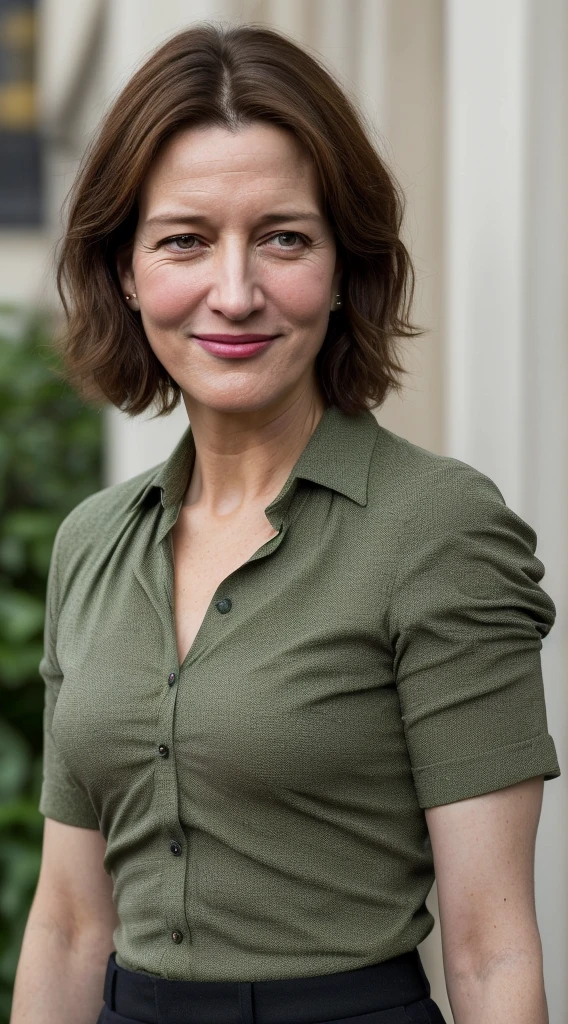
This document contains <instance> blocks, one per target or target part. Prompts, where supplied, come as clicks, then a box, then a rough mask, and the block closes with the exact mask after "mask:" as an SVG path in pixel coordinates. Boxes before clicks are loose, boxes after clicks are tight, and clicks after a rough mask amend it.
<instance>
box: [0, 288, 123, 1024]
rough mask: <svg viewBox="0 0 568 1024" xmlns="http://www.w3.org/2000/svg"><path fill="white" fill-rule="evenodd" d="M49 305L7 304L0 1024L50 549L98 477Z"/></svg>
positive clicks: (24, 892)
mask: <svg viewBox="0 0 568 1024" xmlns="http://www.w3.org/2000/svg"><path fill="white" fill-rule="evenodd" d="M51 337H52V331H51V322H50V319H49V317H48V316H47V314H45V313H40V312H37V311H34V312H31V313H30V312H29V311H22V310H19V309H16V308H11V307H6V306H3V307H0V1024H7V1022H8V1019H9V1013H10V1004H11V993H12V989H13V985H14V975H15V971H16V966H17V962H18V957H19V954H20V947H21V943H22V938H23V933H24V928H25V924H26V920H27V917H28V913H29V908H30V904H31V901H32V898H33V895H34V892H35V888H36V884H37V878H38V872H39V865H40V857H41V842H42V833H43V816H42V815H41V814H40V812H39V810H38V802H39V796H40V789H41V779H42V749H43V701H44V694H43V681H42V679H41V677H40V675H39V672H38V665H39V661H40V658H41V655H42V640H43V619H44V609H45V589H46V582H47V572H48V568H49V559H50V555H51V548H52V545H53V540H54V537H55V532H56V530H57V527H58V526H59V524H60V522H61V521H62V519H63V518H64V517H65V516H66V515H67V513H68V512H70V511H71V509H72V508H74V507H75V505H77V504H78V503H79V502H80V501H82V500H83V498H86V497H87V495H89V494H92V493H93V491H96V490H98V489H99V488H100V487H102V486H103V484H102V479H101V476H102V415H101V412H100V411H99V410H96V409H93V408H91V407H89V406H86V405H85V404H84V403H83V402H82V401H81V400H80V399H79V397H78V396H77V395H76V394H75V392H74V391H72V390H71V388H70V387H69V386H68V385H67V384H66V383H65V382H64V381H63V379H62V377H61V375H60V373H59V371H58V362H57V359H56V358H55V356H54V355H53V352H52V347H51Z"/></svg>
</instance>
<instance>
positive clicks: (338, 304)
mask: <svg viewBox="0 0 568 1024" xmlns="http://www.w3.org/2000/svg"><path fill="white" fill-rule="evenodd" d="M341 306H342V302H341V295H339V294H338V295H336V296H335V298H334V300H333V306H332V307H331V311H332V313H335V310H336V309H340V308H341Z"/></svg>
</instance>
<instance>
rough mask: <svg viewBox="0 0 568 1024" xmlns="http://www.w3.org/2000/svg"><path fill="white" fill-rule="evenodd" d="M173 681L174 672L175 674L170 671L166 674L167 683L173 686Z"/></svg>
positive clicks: (174, 679)
mask: <svg viewBox="0 0 568 1024" xmlns="http://www.w3.org/2000/svg"><path fill="white" fill-rule="evenodd" d="M175 681H176V674H175V672H170V674H169V676H168V683H169V684H170V686H173V685H174V683H175Z"/></svg>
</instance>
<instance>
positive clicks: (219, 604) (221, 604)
mask: <svg viewBox="0 0 568 1024" xmlns="http://www.w3.org/2000/svg"><path fill="white" fill-rule="evenodd" d="M215 607H216V609H217V611H218V612H221V615H225V614H226V613H227V612H230V610H231V608H232V607H233V602H232V601H231V598H230V597H222V598H221V600H220V601H216V602H215Z"/></svg>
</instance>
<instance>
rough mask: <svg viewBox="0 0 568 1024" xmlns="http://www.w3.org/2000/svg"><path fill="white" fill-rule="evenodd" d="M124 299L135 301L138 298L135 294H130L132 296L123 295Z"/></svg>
mask: <svg viewBox="0 0 568 1024" xmlns="http://www.w3.org/2000/svg"><path fill="white" fill-rule="evenodd" d="M124 298H125V299H137V298H138V296H137V294H136V292H132V295H125V296H124Z"/></svg>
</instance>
